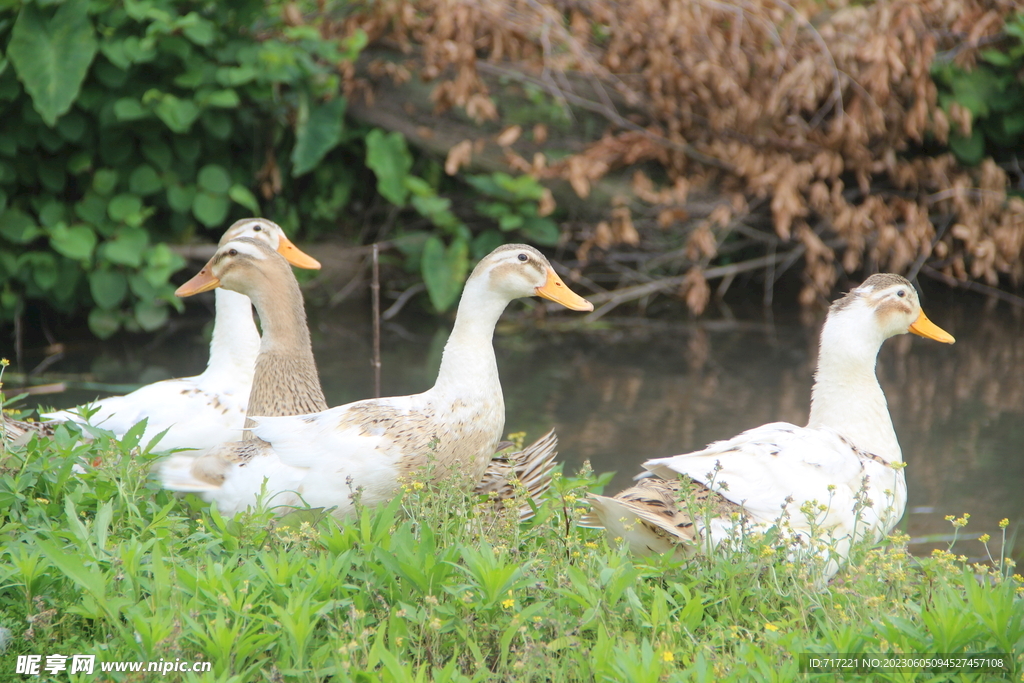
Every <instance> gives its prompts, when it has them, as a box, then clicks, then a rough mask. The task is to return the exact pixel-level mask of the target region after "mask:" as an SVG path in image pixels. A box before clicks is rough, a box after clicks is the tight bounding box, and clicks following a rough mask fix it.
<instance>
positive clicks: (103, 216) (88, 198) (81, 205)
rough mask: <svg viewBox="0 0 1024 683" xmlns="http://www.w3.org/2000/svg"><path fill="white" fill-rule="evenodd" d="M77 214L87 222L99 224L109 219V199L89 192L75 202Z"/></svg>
mask: <svg viewBox="0 0 1024 683" xmlns="http://www.w3.org/2000/svg"><path fill="white" fill-rule="evenodd" d="M75 214H77V215H78V217H79V218H81V219H82V220H83V221H85V222H86V223H90V224H92V225H99V224H100V223H106V221H107V200H106V199H105V198H104V197H101V196H100V195H98V194H96V193H95V192H87V193H86V194H85V196H84V197H82V200H81V201H80V202H78V203H76V204H75Z"/></svg>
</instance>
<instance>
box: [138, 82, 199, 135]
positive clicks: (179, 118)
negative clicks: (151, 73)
mask: <svg viewBox="0 0 1024 683" xmlns="http://www.w3.org/2000/svg"><path fill="white" fill-rule="evenodd" d="M154 101H155V102H156V103H157V105H156V110H155V111H156V115H157V116H158V117H159V118H160V120H161V121H163V122H164V123H165V124H167V127H168V128H170V129H171V130H172V131H173V132H175V133H187V132H189V130H191V128H192V124H193V123H195V121H196V119H197V118H199V113H200V112H199V107H198V106H196V103H195V102H193V101H192V100H183V99H181V98H180V97H177V96H175V95H170V94H167V93H161V92H158V91H154V90H150V91H149V92H147V93H146V94H145V95H144V96H143V98H142V103H143V104H149V103H151V102H154Z"/></svg>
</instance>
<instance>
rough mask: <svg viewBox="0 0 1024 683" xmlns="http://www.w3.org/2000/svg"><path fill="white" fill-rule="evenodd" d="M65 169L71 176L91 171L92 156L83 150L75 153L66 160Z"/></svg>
mask: <svg viewBox="0 0 1024 683" xmlns="http://www.w3.org/2000/svg"><path fill="white" fill-rule="evenodd" d="M67 169H68V173H70V174H71V175H81V174H83V173H85V172H86V171H89V170H92V154H90V153H89V152H86V151H85V150H82V151H81V152H75V153H74V154H72V155H71V158H70V159H68V165H67Z"/></svg>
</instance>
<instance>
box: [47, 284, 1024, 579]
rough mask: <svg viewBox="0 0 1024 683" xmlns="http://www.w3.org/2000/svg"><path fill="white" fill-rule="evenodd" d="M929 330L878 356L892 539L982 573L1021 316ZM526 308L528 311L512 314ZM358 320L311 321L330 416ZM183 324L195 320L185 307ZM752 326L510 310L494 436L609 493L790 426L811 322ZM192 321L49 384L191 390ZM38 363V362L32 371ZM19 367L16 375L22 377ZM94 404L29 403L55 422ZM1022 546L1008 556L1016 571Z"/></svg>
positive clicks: (804, 392)
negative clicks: (649, 463)
mask: <svg viewBox="0 0 1024 683" xmlns="http://www.w3.org/2000/svg"><path fill="white" fill-rule="evenodd" d="M925 294H926V296H925V298H924V305H925V309H926V311H928V314H929V317H930V318H931V319H932V320H933V321H935V322H936V323H937V324H938V325H940V326H941V327H943V328H944V329H946V330H948V331H949V332H951V333H952V334H953V335H954V336H955V337H956V338H957V343H956V344H955V345H953V346H949V345H945V344H939V343H936V342H933V341H930V340H926V339H921V338H918V337H913V336H912V335H904V336H902V337H898V338H895V339H892V340H890V341H889V342H887V343H886V344H885V346H884V347H883V349H882V352H881V354H880V356H879V363H878V375H879V379H880V381H881V384H882V387H883V389H884V390H885V393H886V396H887V397H888V401H889V408H890V411H891V413H892V417H893V422H894V424H895V427H896V433H897V435H898V436H899V439H900V443H901V445H902V447H903V455H904V460H906V461H907V463H908V467H907V480H908V487H909V496H910V500H909V504H908V507H907V514H906V515H905V517H904V519H903V521H902V522H901V527H902V528H903V529H904V531H906V532H907V533H908V534H910V536H911V537H912V539H913V542H912V550H913V551H914V552H915V553H919V554H925V553H928V552H930V551H931V549H932V548H936V547H943V548H944V547H946V546H947V545H948V542H949V540H950V539H951V533H952V531H953V528H952V526H951V525H950V524H949V522H947V521H945V520H944V517H945V516H946V515H957V516H959V515H961V514H963V513H964V512H969V513H970V514H971V520H970V524H969V525H968V527H967V528H966V529H964V530H961V533H960V535H959V538H960V539H962V540H960V541H958V542H957V544H956V546H955V547H954V550H955V551H956V552H958V553H961V554H965V555H968V556H969V557H971V558H975V559H979V560H980V559H982V558H984V557H985V549H984V547H983V546H982V544H981V543H980V542H978V541H976V540H973V539H976V538H977V537H978V536H979V535H981V534H982V533H989V534H991V535H992V537H993V539H995V541H993V542H992V543H990V544H989V546H990V548H991V549H992V551H993V553H998V552H999V544H998V539H999V538H1000V533H999V529H998V521H999V520H1000V519H1003V518H1008V519H1009V520H1010V522H1011V524H1010V527H1009V529H1008V530H1007V531H1008V538H1012V536H1013V535H1014V534H1015V533H1016V532H1017V531H1018V530H1019V529H1020V528H1021V526H1022V522H1024V315H1022V313H1024V311H1021V310H1018V309H1013V308H1011V307H1008V306H1007V305H1006V304H1001V305H999V306H994V305H992V304H991V303H990V302H986V300H985V299H982V298H978V297H976V296H973V295H966V294H956V293H953V292H949V291H948V290H943V289H929V290H926V292H925ZM527 306H528V307H529V306H530V304H527ZM366 309H367V307H365V306H362V305H360V306H358V307H348V308H344V307H339V308H335V309H320V310H314V311H311V314H310V320H311V327H312V329H313V337H314V351H315V353H316V357H317V362H318V366H319V368H320V373H321V378H322V380H323V384H324V390H325V394H326V396H327V400H328V403H329V404H330V405H339V404H342V403H346V402H349V401H353V400H357V399H360V398H366V397H368V396H370V395H372V391H373V380H372V374H371V370H370V367H369V358H370V353H371V345H370V325H369V313H368V311H367V310H366ZM190 310H191V311H197V310H199V311H202V307H201V306H196V304H194V303H193V304H190ZM808 317H810V318H811V319H810V320H801V319H800V316H799V315H797V314H795V313H794V314H791V315H785V316H781V317H780V316H779V315H776V317H775V318H774V319H773V320H770V319H766V317H765V314H764V312H763V311H761V309H760V308H759V307H750V310H748V311H747V312H746V313H745V314H744V315H740V316H737V317H736V318H733V319H721V320H717V321H704V322H671V321H642V320H633V321H626V322H618V323H616V322H615V321H608V322H607V324H606V327H605V329H601V330H586V331H579V330H575V331H574V330H572V329H568V330H567V329H564V328H565V325H564V323H565V322H566V321H570V320H571V316H569V315H566V316H563V315H559V316H555V317H549V318H547V319H546V320H545V319H544V318H543V316H542V315H540V311H539V310H538V309H534V310H533V311H532V312H528V311H524V308H523V305H522V304H513V305H512V306H511V307H510V311H509V312H508V313H506V318H505V321H504V322H502V323H500V324H499V328H498V331H497V334H496V338H495V346H496V350H497V355H498V364H499V369H500V372H501V376H502V382H503V386H504V391H505V401H506V407H507V421H506V432H516V431H526V432H528V438H530V439H532V438H535V437H536V436H539V435H540V434H541V433H543V432H544V431H546V430H547V429H548V428H550V427H552V426H554V427H556V428H557V431H558V436H559V451H560V458H561V459H562V460H564V461H565V463H566V468H567V471H575V470H576V469H578V468H579V466H580V465H581V464H582V463H583V461H584V460H589V461H590V462H591V464H592V466H593V468H594V469H595V470H596V471H598V472H605V471H615V472H617V476H616V478H615V480H614V482H613V484H612V485H611V487H610V488H611V491H612V492H615V491H618V490H620V489H621V488H624V487H625V486H627V485H628V484H629V480H630V477H632V476H633V475H634V474H636V473H638V472H640V471H641V467H640V464H641V463H642V462H643V461H644V460H646V459H648V458H652V457H662V456H668V455H674V454H677V453H684V452H688V451H692V450H696V449H699V448H702V447H703V446H704V445H706V444H707V443H709V442H711V441H714V440H718V439H723V438H729V437H731V436H734V435H735V434H738V433H739V432H741V431H743V430H745V429H749V428H751V427H755V426H757V425H761V424H764V423H767V422H773V421H777V420H784V421H789V422H793V423H796V424H803V423H804V422H805V421H806V419H807V413H808V407H809V400H810V387H811V381H812V375H813V370H814V363H815V358H816V352H817V335H818V329H819V328H820V324H821V322H822V320H823V317H824V315H823V313H821V314H817V315H812V316H808ZM203 319H207V318H205V317H204V316H202V315H193V316H192V317H190V318H186V319H185V322H184V323H183V324H182V325H181V326H180V327H179V329H178V330H177V331H175V332H174V333H170V334H167V335H165V336H164V337H162V338H160V339H158V340H156V341H153V340H150V341H149V343H148V345H147V346H144V347H143V346H139V345H138V344H137V342H138V340H137V339H130V338H125V339H118V340H115V341H113V342H108V343H102V344H101V343H82V344H78V345H69V346H68V348H67V351H66V356H65V358H64V359H63V360H61V361H59V362H58V363H55V364H54V365H53V366H51V368H50V369H49V372H50V373H51V374H53V375H54V376H55V377H59V376H61V375H63V376H65V377H67V376H69V375H68V373H76V374H75V375H74V376H75V377H77V378H78V379H79V380H82V379H87V380H90V381H96V382H112V383H131V382H149V381H154V380H156V379H161V378H164V377H169V376H182V375H192V374H197V373H198V372H200V371H201V370H202V368H203V367H204V365H205V362H206V358H207V347H206V345H205V343H204V342H203V341H202V337H201V334H200V331H201V327H202V320H203ZM449 325H450V323H446V322H444V321H439V320H438V319H436V318H427V317H423V316H417V315H415V314H413V313H403V314H401V315H399V316H398V317H397V318H396V320H394V321H392V322H391V323H387V324H386V325H385V326H384V328H383V331H382V359H383V372H382V377H383V393H384V394H385V395H396V394H408V393H414V392H418V391H422V390H424V389H426V388H428V387H429V386H430V385H431V384H432V382H433V378H434V376H435V373H436V368H437V365H438V363H439V361H440V351H441V348H442V346H443V344H444V341H445V339H446V337H447V333H448V330H449V329H450V327H449ZM36 360H37V361H38V358H37V359H36ZM27 364H28V365H29V367H31V359H29V363H27ZM97 393H98V392H97V391H95V389H93V390H88V391H84V392H83V391H74V392H66V393H63V394H55V395H51V396H45V397H40V399H39V400H40V401H41V402H42V403H44V404H53V405H55V406H58V407H65V406H68V405H72V404H74V403H76V402H80V401H83V400H88V399H90V398H93V397H95V396H96V395H97ZM1022 546H1024V543H1020V542H1018V543H1016V544H1015V545H1013V544H1011V547H1012V548H1013V554H1014V555H1015V556H1016V557H1017V558H1018V559H1020V558H1022V557H1024V552H1022V550H1024V548H1022Z"/></svg>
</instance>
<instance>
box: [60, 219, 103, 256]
mask: <svg viewBox="0 0 1024 683" xmlns="http://www.w3.org/2000/svg"><path fill="white" fill-rule="evenodd" d="M50 246H51V247H53V250H54V251H56V252H57V253H58V254H62V255H64V256H67V257H68V258H69V259H72V260H75V261H88V260H89V259H91V258H92V252H93V250H94V249H96V233H95V232H93V231H92V229H91V228H89V227H88V226H86V225H73V226H71V227H68V226H66V225H65V224H64V223H58V224H57V225H55V226H53V228H52V229H51V230H50Z"/></svg>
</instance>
